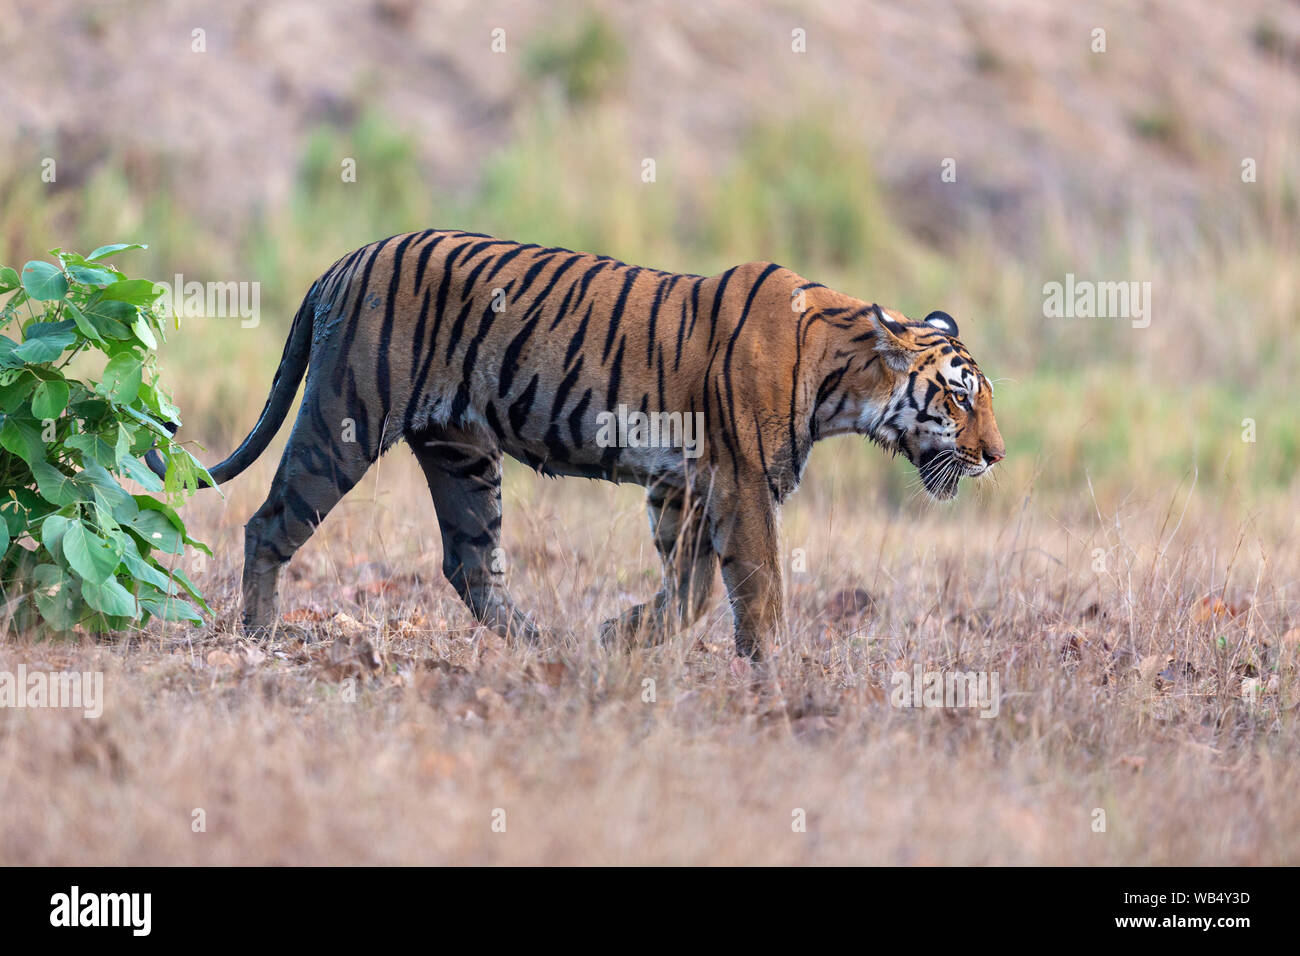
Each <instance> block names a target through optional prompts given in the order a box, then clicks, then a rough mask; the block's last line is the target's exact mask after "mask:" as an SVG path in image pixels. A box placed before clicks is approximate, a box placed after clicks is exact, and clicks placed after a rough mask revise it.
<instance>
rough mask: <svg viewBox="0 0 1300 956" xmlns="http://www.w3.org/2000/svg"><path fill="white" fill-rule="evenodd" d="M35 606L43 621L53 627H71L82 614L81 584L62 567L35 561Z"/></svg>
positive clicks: (69, 628) (33, 581) (67, 628)
mask: <svg viewBox="0 0 1300 956" xmlns="http://www.w3.org/2000/svg"><path fill="white" fill-rule="evenodd" d="M32 583H33V584H34V585H35V592H36V609H37V610H38V611H40V613H41V617H42V618H44V619H45V623H46V624H48V625H50V627H52V628H54V629H55V630H56V631H70V630H72V629H73V628H74V627H76V625H77V622H78V621H80V620H81V618H82V616H83V607H84V606H83V605H82V603H81V588H80V586H79V584H78V583H77V579H76V578H74V577H73V576H72V575H71V574H69V573H68V572H67V571H65V570H63V568H60V567H57V566H56V565H53V564H42V565H38V566H37V567H36V569H35V570H34V571H33V572H32Z"/></svg>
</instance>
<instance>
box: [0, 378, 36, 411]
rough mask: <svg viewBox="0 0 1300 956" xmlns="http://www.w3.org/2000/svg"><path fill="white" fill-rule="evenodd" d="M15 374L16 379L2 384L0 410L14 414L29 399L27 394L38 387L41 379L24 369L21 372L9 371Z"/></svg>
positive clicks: (0, 388)
mask: <svg viewBox="0 0 1300 956" xmlns="http://www.w3.org/2000/svg"><path fill="white" fill-rule="evenodd" d="M5 374H12V375H14V376H15V377H14V380H13V381H12V382H10V383H8V384H7V385H0V412H3V413H4V414H6V415H12V414H13V413H14V412H15V411H17V410H18V407H19V406H20V405H22V403H23V402H25V401H26V400H27V396H28V395H30V394H31V393H32V390H33V389H34V388H36V384H37V382H38V381H39V380H38V379H37V378H36V376H34V375H32V374H30V373H29V372H27V371H26V369H24V370H23V371H21V372H7V373H5Z"/></svg>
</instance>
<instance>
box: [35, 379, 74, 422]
mask: <svg viewBox="0 0 1300 956" xmlns="http://www.w3.org/2000/svg"><path fill="white" fill-rule="evenodd" d="M67 407H68V383H67V382H59V381H53V382H41V384H39V385H37V386H36V391H35V392H34V393H33V394H32V414H33V415H35V416H36V417H37V418H39V419H41V420H45V419H49V418H58V417H59V416H60V415H62V414H63V410H64V409H65V408H67Z"/></svg>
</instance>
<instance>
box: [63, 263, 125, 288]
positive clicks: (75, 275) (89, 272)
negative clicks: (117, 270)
mask: <svg viewBox="0 0 1300 956" xmlns="http://www.w3.org/2000/svg"><path fill="white" fill-rule="evenodd" d="M68 275H69V276H70V277H71V278H72V279H73V281H75V282H80V283H81V284H82V285H95V286H106V285H111V284H112V283H114V282H117V281H118V277H117V276H116V275H115V274H113V273H112V272H109V271H108V270H107V269H93V268H90V267H88V266H68Z"/></svg>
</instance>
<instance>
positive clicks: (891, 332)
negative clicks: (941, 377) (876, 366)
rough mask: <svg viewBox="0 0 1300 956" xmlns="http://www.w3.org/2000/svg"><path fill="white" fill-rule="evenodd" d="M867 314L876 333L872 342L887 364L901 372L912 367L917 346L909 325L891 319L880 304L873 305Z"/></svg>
mask: <svg viewBox="0 0 1300 956" xmlns="http://www.w3.org/2000/svg"><path fill="white" fill-rule="evenodd" d="M867 316H868V318H869V319H870V320H871V328H872V331H874V333H875V335H873V336H872V342H873V344H874V346H875V349H876V352H877V353H878V354H879V355H880V357H881V358H882V359H884V360H885V364H886V365H889V366H890V367H891V368H894V369H895V370H897V371H900V372H905V371H907V370H908V369H909V368H911V367H912V358H913V354H914V353H915V352H916V351H917V347H916V345H915V344H914V343H913V342H912V333H911V332H910V331H908V328H907V326H906V325H904V324H903V323H902V322H897V321H895V320H894V319H891V318H890V317H889V316H887V315H886V314H885V312H884V310H883V309H882V308H881V307H880V306H879V305H872V307H871V310H870V311H869V312H868V313H867Z"/></svg>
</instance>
